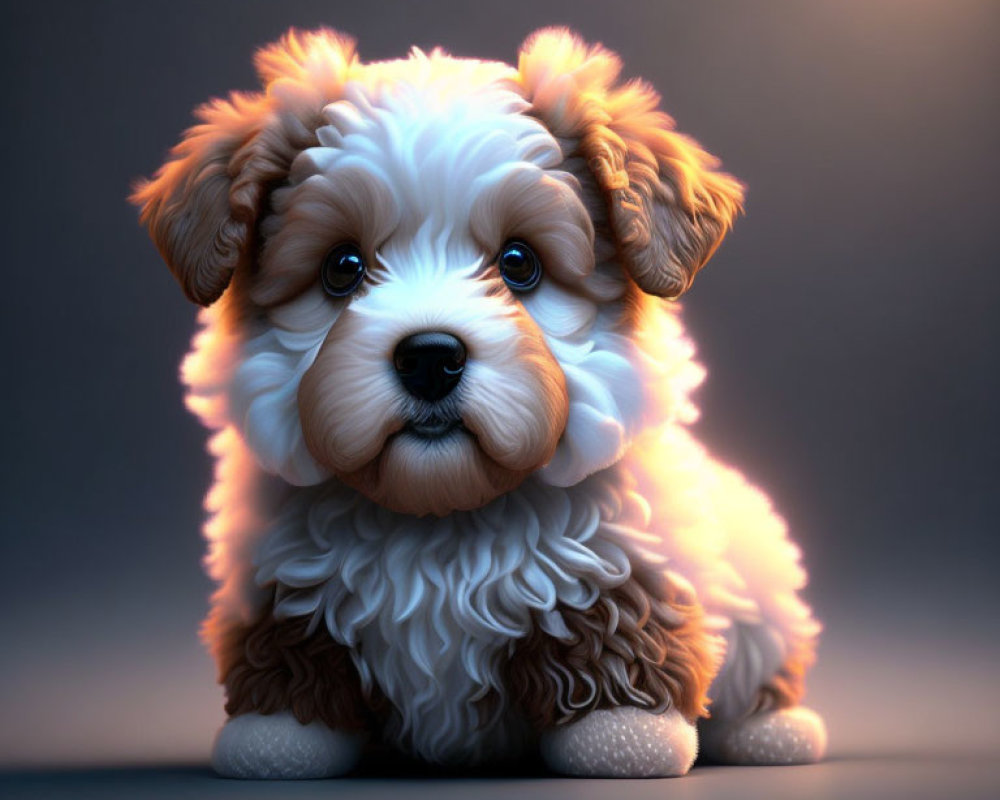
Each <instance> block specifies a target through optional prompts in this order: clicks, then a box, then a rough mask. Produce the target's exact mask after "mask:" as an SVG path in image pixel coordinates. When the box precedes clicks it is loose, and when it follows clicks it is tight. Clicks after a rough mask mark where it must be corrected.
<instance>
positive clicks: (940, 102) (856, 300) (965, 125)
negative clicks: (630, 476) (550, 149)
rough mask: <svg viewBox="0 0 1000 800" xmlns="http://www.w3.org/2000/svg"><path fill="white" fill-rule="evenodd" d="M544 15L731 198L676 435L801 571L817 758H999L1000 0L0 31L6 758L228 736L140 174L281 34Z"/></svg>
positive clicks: (706, 280) (170, 334) (485, 39)
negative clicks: (771, 507)
mask: <svg viewBox="0 0 1000 800" xmlns="http://www.w3.org/2000/svg"><path fill="white" fill-rule="evenodd" d="M554 23H563V24H569V25H571V26H572V27H574V28H576V29H577V30H578V31H579V32H580V33H581V34H583V35H584V36H585V37H586V38H587V39H589V40H592V41H593V40H599V41H602V42H604V43H605V44H606V45H607V46H608V47H610V48H612V49H614V50H616V51H618V52H619V53H621V54H622V55H623V58H624V61H625V64H626V73H627V74H628V75H630V76H631V75H637V76H643V77H645V78H647V79H649V80H650V81H651V82H653V83H654V84H655V85H656V86H657V88H658V89H659V90H660V92H661V93H662V95H663V98H664V107H665V109H666V110H668V111H669V112H670V113H671V114H672V115H673V116H674V117H675V118H676V119H677V120H678V124H679V127H680V128H681V129H682V130H684V131H685V132H688V133H690V134H692V135H694V136H695V137H696V138H698V139H699V140H700V141H701V142H702V143H703V144H704V145H705V146H706V147H707V148H708V149H710V150H711V151H713V152H715V153H718V154H719V155H721V156H722V157H723V160H724V162H725V166H726V168H727V169H728V170H730V171H731V172H733V173H734V174H735V175H737V176H738V177H740V178H741V179H742V180H744V181H745V182H746V183H747V184H748V185H749V187H750V193H749V201H748V205H747V215H746V217H745V218H743V219H741V220H739V221H738V223H737V225H736V229H735V231H734V233H733V234H732V235H731V237H730V239H729V240H727V242H726V244H725V245H724V246H723V248H722V249H721V250H720V251H719V253H718V255H717V256H716V258H715V261H714V262H713V264H712V265H711V266H710V267H709V268H708V269H707V270H706V271H705V272H704V273H702V276H701V277H700V279H699V281H698V282H697V283H696V285H695V288H694V290H693V292H692V293H691V294H690V295H689V297H688V298H687V300H686V301H685V305H686V308H687V319H688V322H689V325H690V328H691V330H692V332H693V335H694V337H695V339H696V341H697V342H698V345H699V352H700V357H701V360H702V361H703V362H704V363H705V364H707V365H708V368H709V378H708V381H707V383H706V385H705V386H704V388H703V389H702V390H701V392H700V394H699V400H700V404H701V406H702V408H703V411H704V415H703V420H702V422H700V423H699V425H698V431H699V433H700V435H701V436H702V437H703V438H704V439H705V440H706V441H707V442H709V443H710V445H711V446H712V447H713V448H714V450H715V451H716V452H717V453H718V454H719V455H721V456H722V457H723V458H724V459H725V460H727V461H730V462H732V463H734V464H737V465H739V466H740V467H741V468H743V469H745V471H746V472H747V474H748V475H750V476H751V477H752V478H753V479H754V480H755V481H756V482H757V483H759V484H760V485H761V486H762V487H764V488H765V489H766V490H767V491H768V492H769V493H770V494H771V495H772V496H773V498H774V500H775V502H776V504H777V506H778V507H779V508H780V509H781V510H782V512H783V514H784V516H785V517H786V518H787V520H788V522H789V524H790V526H791V528H792V530H793V534H794V536H795V538H796V539H797V541H798V542H799V543H800V544H801V546H802V548H803V550H804V553H805V559H806V563H807V565H808V567H809V569H810V571H811V574H812V582H811V585H810V588H809V590H808V597H809V599H810V600H811V601H812V602H813V604H814V605H815V606H816V608H817V611H818V613H819V615H820V617H821V618H822V619H824V620H825V622H826V624H827V634H826V638H825V643H824V646H823V648H822V650H821V653H820V658H821V661H820V664H819V666H818V667H817V669H816V671H815V673H814V676H813V681H812V691H811V695H810V702H811V703H812V704H813V705H815V706H816V707H818V708H820V710H822V711H823V712H824V713H825V714H826V716H827V718H828V719H829V721H830V727H831V736H832V742H833V752H834V754H835V755H836V754H840V755H842V756H848V755H859V754H865V753H882V754H893V753H911V754H912V753H918V752H924V751H929V750H930V749H936V750H938V751H942V752H943V751H948V752H952V751H961V752H966V753H968V752H973V751H978V750H991V749H993V750H995V749H996V747H997V746H998V744H1000V723H998V718H1000V717H998V713H997V712H998V711H1000V692H998V689H997V686H996V680H995V677H994V676H995V675H996V674H997V669H998V668H1000V656H998V649H1000V648H998V643H997V615H998V612H1000V588H998V587H1000V582H998V581H997V580H996V577H995V573H996V562H997V557H998V554H1000V548H998V544H997V532H998V525H997V519H998V516H1000V513H998V512H1000V492H998V491H997V488H996V483H997V479H998V477H1000V458H998V452H1000V436H998V433H1000V431H998V428H1000V423H998V414H997V407H998V404H1000V391H998V389H1000V386H998V369H997V367H998V355H1000V322H998V314H997V301H998V295H1000V258H998V255H997V253H998V249H1000V241H998V236H997V212H998V207H997V206H998V203H997V191H998V187H1000V157H998V146H1000V103H998V80H997V75H998V74H1000V72H998V70H1000V56H998V47H997V41H998V34H1000V4H997V3H993V2H974V1H973V0H949V2H940V1H939V0H892V1H890V0H878V1H877V2H834V1H833V0H829V1H827V0H823V1H822V2H793V1H792V0H789V1H788V2H774V1H772V0H769V1H768V2H757V1H755V2H732V3H721V2H699V3H682V2H655V3H653V2H629V1H627V0H615V1H614V2H613V3H612V2H607V3H603V4H598V3H586V4H585V3H581V2H557V1H556V0H552V1H551V2H550V1H543V0H529V1H528V2H524V1H523V0H507V1H506V2H504V3H494V4H489V3H483V4H475V5H473V4H466V3H459V2H435V3H399V4H382V3H376V2H353V3H346V2H285V3H263V2H248V1H247V0H240V1H238V2H237V1H234V2H211V3H199V2H187V1H186V0H185V1H184V2H181V1H180V0H173V1H172V2H169V3H156V4H140V3H135V2H122V3H112V2H105V3H74V2H64V3H53V2H44V1H43V0H36V1H35V2H31V3H22V4H18V6H17V7H16V8H9V7H8V8H5V10H4V23H3V25H2V28H0V31H2V32H0V37H2V47H0V70H2V71H0V74H2V75H4V76H5V81H4V84H3V99H2V102H3V106H4V116H3V119H4V121H3V126H2V128H0V137H2V142H3V147H2V158H3V175H4V178H5V184H4V188H3V191H2V196H0V202H2V204H3V210H2V214H0V226H2V239H0V241H2V245H3V246H2V253H3V278H4V281H3V291H2V292H0V304H2V308H0V326H2V338H0V341H2V342H3V343H4V347H3V352H4V357H3V369H2V378H0V380H2V385H3V391H2V392H0V406H2V407H0V425H2V442H3V458H2V460H0V470H2V473H0V525H2V535H0V567H2V569H3V579H2V581H0V608H2V613H0V642H2V644H0V708H2V709H3V713H2V715H0V764H3V765H7V766H20V767H25V766H28V765H33V764H35V765H44V764H103V763H107V764H121V763H130V762H144V761H160V762H163V761H171V760H178V759H180V760H194V761H201V760H204V758H205V755H206V752H207V748H208V743H209V740H210V737H211V734H212V731H213V730H214V727H215V726H216V725H217V724H218V723H219V722H220V720H221V718H222V716H221V694H220V692H219V690H218V689H217V688H216V687H215V686H214V685H213V677H214V675H213V670H212V666H211V664H210V663H209V661H208V659H207V657H206V656H205V655H203V654H202V651H201V649H200V646H199V644H198V642H197V639H196V633H195V632H196V628H197V625H198V623H199V621H200V618H201V616H202V614H203V612H204V610H205V607H206V598H207V594H208V592H209V590H210V586H209V584H208V581H207V580H206V579H205V578H204V577H203V575H202V573H201V571H200V568H199V559H200V557H201V553H202V544H201V541H200V534H199V527H200V524H201V521H202V512H201V498H202V495H203V492H204V490H205V489H206V488H207V486H208V484H209V480H210V464H209V461H208V458H207V456H206V455H205V453H204V434H203V431H201V430H200V429H199V427H198V425H197V423H196V422H195V420H194V419H193V418H192V417H191V416H189V415H188V414H187V413H186V412H185V411H184V409H183V407H182V402H181V391H180V388H179V386H178V383H177V379H176V373H177V366H178V363H179V361H180V359H181V357H182V355H183V354H184V352H185V350H186V348H187V343H188V340H189V337H190V334H191V333H192V330H193V319H194V308H193V307H191V306H190V305H188V303H187V302H186V301H185V300H184V299H183V297H182V296H181V293H180V292H179V291H178V289H177V287H176V285H175V284H174V281H173V279H172V278H171V277H170V275H169V273H168V271H167V269H166V268H165V267H164V266H163V265H162V263H161V262H160V260H159V257H158V256H157V254H156V252H155V250H154V248H153V246H152V245H151V243H150V242H149V240H148V238H147V237H146V234H145V233H144V232H143V231H142V230H141V229H140V228H139V227H138V225H137V224H136V213H135V210H134V209H132V208H131V207H129V206H128V205H127V204H126V203H125V199H124V198H125V196H126V195H127V193H128V191H129V185H130V182H131V181H132V180H134V179H135V178H137V177H139V176H142V175H148V174H150V173H151V172H152V171H153V170H154V169H155V168H156V167H157V166H158V165H159V164H160V163H161V161H162V159H163V157H164V155H165V153H166V150H167V149H168V148H169V147H170V146H171V145H172V144H173V143H174V142H175V141H176V139H177V137H178V135H179V133H180V131H181V130H182V129H183V128H185V127H186V126H187V125H188V124H189V123H190V120H191V117H190V111H191V109H192V108H193V107H194V106H195V105H197V104H198V103H201V102H202V101H204V100H206V99H207V98H209V97H212V96H218V95H220V94H224V93H226V92H227V91H229V90H231V89H252V88H254V87H255V86H256V81H255V77H254V75H253V72H252V68H251V62H250V59H251V54H252V52H253V50H254V48H255V47H257V46H258V45H261V44H263V43H266V42H268V41H271V40H273V39H274V38H276V37H277V36H278V35H280V34H281V33H282V32H283V31H284V30H285V29H286V28H287V27H289V26H290V25H296V26H300V27H312V26H316V25H319V24H327V25H331V26H334V27H336V28H339V29H340V30H343V31H346V32H350V33H352V34H354V35H355V36H356V37H357V38H358V40H359V43H360V44H359V49H360V52H361V54H362V57H363V58H365V59H367V60H373V59H382V58H390V57H397V56H401V55H403V54H404V53H405V52H406V50H407V48H408V47H409V46H410V45H411V44H416V45H419V46H422V47H425V48H429V47H431V46H433V45H437V44H440V45H443V46H444V47H446V48H447V49H449V50H450V51H452V52H453V53H455V54H456V55H475V56H480V57H485V58H495V59H501V60H507V61H510V60H512V59H514V58H515V55H516V50H517V46H518V44H519V43H520V42H521V41H522V39H523V38H524V36H525V35H526V34H528V33H529V32H530V31H532V30H533V29H535V28H536V27H539V26H541V25H546V24H554ZM817 774H818V773H817Z"/></svg>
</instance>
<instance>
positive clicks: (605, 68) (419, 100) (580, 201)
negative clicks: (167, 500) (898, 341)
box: [133, 30, 742, 514]
mask: <svg viewBox="0 0 1000 800" xmlns="http://www.w3.org/2000/svg"><path fill="white" fill-rule="evenodd" d="M257 68H258V71H259V73H260V76H261V80H262V82H263V84H264V86H265V88H264V90H263V91H262V92H259V93H255V94H237V95H233V96H231V97H230V98H229V99H228V100H225V101H221V100H220V101H215V102H213V103H211V104H209V105H207V106H204V107H202V108H201V109H200V110H199V112H198V116H199V118H200V120H201V124H199V125H197V126H195V127H194V128H191V129H190V130H189V131H188V132H187V133H186V135H185V137H184V139H183V140H182V141H181V143H180V144H179V145H177V147H176V148H175V149H174V150H173V151H172V153H171V157H170V160H168V162H167V163H166V164H165V165H164V166H163V167H162V168H161V169H160V170H159V172H158V173H157V174H156V176H155V177H154V178H153V179H152V180H151V181H148V182H146V183H144V184H142V185H140V186H139V187H138V189H137V190H136V192H135V194H134V196H133V200H134V201H135V202H136V203H137V204H138V205H140V207H141V209H142V213H141V218H142V221H143V222H144V223H145V224H146V225H147V226H148V227H149V230H150V233H151V235H152V237H153V239H154V241H155V242H156V244H157V246H158V247H159V249H160V252H161V253H162V255H163V257H164V259H165V260H166V262H167V264H168V266H169V267H170V269H171V270H172V271H173V273H174V275H175V276H176V278H177V280H178V281H179V283H180V284H181V287H182V288H183V289H184V291H185V293H186V294H187V296H188V297H189V298H191V299H192V300H193V301H195V302H197V303H199V304H202V305H206V306H208V305H210V304H213V303H214V305H213V306H212V308H210V309H208V310H207V311H206V312H203V314H204V315H205V316H204V321H205V323H206V325H208V326H210V328H211V330H210V331H209V333H207V334H205V336H209V337H210V338H212V341H210V342H208V341H202V342H201V343H200V347H199V346H198V344H197V343H196V351H195V354H194V355H193V357H192V358H193V359H194V361H192V362H190V363H188V364H187V365H186V370H185V371H186V375H185V379H186V380H187V382H188V383H189V384H190V385H191V387H192V392H193V399H192V406H193V407H195V408H196V410H199V411H200V412H201V413H202V415H203V417H205V418H206V420H207V421H209V422H210V423H211V424H214V425H218V426H222V425H229V424H232V425H235V426H236V427H237V428H238V429H239V430H240V431H241V433H242V435H243V437H244V438H245V440H246V441H247V443H248V444H249V446H250V447H251V449H252V450H253V451H254V453H255V455H256V457H257V458H258V460H259V461H260V463H261V464H262V466H263V467H264V468H265V469H268V470H269V471H271V472H274V473H277V474H280V475H282V476H283V477H284V478H285V479H286V480H288V481H290V482H292V483H295V484H312V483H317V482H320V481H322V480H325V479H328V478H329V477H330V476H331V475H332V476H335V477H336V478H339V479H340V480H342V481H344V482H346V483H348V484H350V485H352V486H354V487H356V488H357V489H359V490H360V491H361V492H363V493H364V494H365V495H367V496H369V497H371V498H372V499H374V500H375V501H377V502H378V503H380V504H382V505H384V506H386V507H389V508H391V509H394V510H396V511H402V512H407V513H415V514H426V513H434V514H446V513H448V512H451V511H454V510H458V509H470V508H476V507H479V506H481V505H483V504H485V503H487V502H489V501H490V500H492V499H493V498H495V497H497V496H498V495H500V494H502V493H504V492H506V491H509V490H510V489H512V488H514V487H515V486H517V485H518V484H519V483H520V482H521V481H523V480H524V479H525V477H526V476H528V475H531V474H537V475H538V476H539V477H540V478H541V479H542V480H545V481H548V482H549V483H554V484H559V485H569V484H572V483H575V482H577V481H579V480H581V479H582V478H583V477H585V476H586V475H587V474H590V473H591V472H594V471H596V470H598V469H601V468H603V467H606V466H608V465H609V464H611V463H613V462H614V461H615V460H616V459H618V458H619V457H620V456H621V454H622V452H623V451H624V448H625V446H626V444H627V441H628V438H629V436H630V433H631V431H632V430H634V429H635V427H636V426H637V425H639V424H641V419H642V415H643V405H644V403H645V401H644V398H646V397H648V394H649V393H648V391H647V389H648V387H647V386H646V385H645V379H644V367H643V365H642V363H641V362H642V360H643V354H642V353H640V352H638V351H637V350H636V349H635V339H636V337H637V335H638V327H639V325H640V321H641V320H642V318H643V316H644V315H645V313H646V309H647V308H649V307H650V305H651V304H654V303H660V302H662V301H659V300H658V299H657V298H658V297H668V298H674V297H677V296H678V295H680V294H681V293H682V292H684V291H685V290H686V289H687V288H688V286H689V285H690V283H691V280H692V278H693V277H694V275H695V273H696V272H697V271H698V270H699V269H700V268H701V267H702V266H703V265H704V263H705V262H706V261H707V260H708V258H709V257H710V256H711V254H712V252H713V251H714V250H715V248H716V246H717V245H718V243H719V241H720V240H721V238H722V236H723V235H724V233H725V232H726V231H727V230H728V228H729V226H730V223H731V221H732V218H733V216H734V214H735V213H736V212H737V211H738V209H739V206H740V202H741V197H742V194H741V188H740V186H739V184H738V183H737V182H736V181H735V180H733V179H732V178H731V177H729V176H728V175H725V174H723V173H721V172H718V171H716V170H715V166H716V162H715V161H714V159H713V158H712V157H711V156H709V155H708V154H706V153H705V152H704V151H703V150H702V149H701V148H700V147H699V146H698V145H697V144H696V143H694V142H693V141H692V140H690V139H688V138H686V137H684V136H682V135H680V134H678V133H676V132H675V131H674V130H673V124H672V121H671V120H670V118H669V117H667V116H666V115H665V114H663V113H662V112H660V111H659V110H657V104H658V97H657V96H656V94H655V93H654V92H653V91H652V90H651V89H650V88H649V87H648V86H647V85H645V84H643V83H640V82H631V83H627V84H623V85H618V84H617V83H616V80H617V77H618V73H619V70H620V64H619V62H618V59H617V57H616V56H615V55H613V54H612V53H610V52H608V51H606V50H604V49H602V48H601V47H599V46H597V47H588V46H587V45H585V44H583V43H582V42H580V41H579V40H578V39H576V38H575V37H573V36H572V35H571V34H569V33H568V32H566V31H561V30H547V31H541V32H539V33H537V34H536V35H534V36H532V37H531V38H530V39H529V40H528V41H527V42H526V44H525V45H524V47H523V48H522V50H521V53H520V60H519V66H518V68H517V69H515V68H512V67H509V66H507V65H504V64H500V63H492V62H481V61H475V60H468V59H455V58H451V57H449V56H447V55H445V54H443V53H441V52H438V51H435V52H433V53H431V54H430V55H425V54H423V53H421V52H419V51H414V52H413V53H412V54H411V55H410V57H409V58H407V59H403V60H399V61H392V62H381V63H371V64H363V63H361V62H360V60H359V59H358V58H357V56H356V55H355V52H354V46H353V42H351V41H350V40H349V39H347V38H345V37H343V36H341V35H339V34H335V33H331V32H328V31H320V32H317V33H308V34H296V33H294V32H292V33H290V34H288V35H287V36H286V37H285V38H284V39H283V40H282V41H280V42H279V43H277V44H275V45H273V46H270V47H267V48H265V49H263V50H262V51H261V52H259V53H258V55H257ZM220 297H221V298H222V299H221V300H220ZM217 300H220V301H219V302H218V303H216V302H215V301H217ZM220 342H224V344H222V343H220ZM220 353H221V354H222V355H220ZM213 397H214V398H215V401H218V400H219V398H222V400H221V401H220V402H221V403H222V406H224V407H222V406H220V405H219V402H215V404H214V405H213V402H214V401H213V400H212V398H213ZM210 406H211V410H209V407H210Z"/></svg>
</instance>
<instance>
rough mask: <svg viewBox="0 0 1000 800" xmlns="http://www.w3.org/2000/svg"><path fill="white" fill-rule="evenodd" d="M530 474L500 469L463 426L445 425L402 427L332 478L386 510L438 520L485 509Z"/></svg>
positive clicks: (522, 471)
mask: <svg viewBox="0 0 1000 800" xmlns="http://www.w3.org/2000/svg"><path fill="white" fill-rule="evenodd" d="M531 472H532V470H520V471H519V470H512V469H508V468H506V467H504V466H502V465H501V464H499V463H497V462H496V461H495V460H494V459H492V458H490V457H489V456H488V455H487V454H486V453H485V452H484V451H483V449H482V447H480V446H479V443H478V442H477V441H476V438H475V436H473V435H472V434H471V433H470V432H469V431H468V430H467V429H466V428H464V427H462V426H460V425H448V426H441V427H440V428H429V429H428V428H425V429H416V428H413V427H406V428H403V429H402V430H401V431H399V432H398V433H395V434H393V435H392V436H390V437H389V438H388V439H387V440H386V442H385V445H384V446H383V448H382V450H381V451H380V452H379V454H378V455H377V456H376V457H375V458H373V459H372V460H371V461H370V462H368V463H367V464H366V465H365V466H364V467H362V468H361V469H358V470H355V471H353V472H337V473H336V475H337V477H338V478H339V479H340V480H342V481H343V482H344V483H346V484H348V485H349V486H352V487H353V488H355V489H357V490H358V491H359V492H361V493H362V494H364V495H365V496H366V497H368V498H369V499H371V500H373V501H375V502H376V503H378V504H379V505H381V506H384V507H386V508H388V509H390V510H392V511H397V512H400V513H403V514H414V515H416V516H425V515H428V514H433V515H436V516H439V517H443V516H445V515H447V514H450V513H452V512H453V511H469V510H472V509H475V508H480V507H482V506H484V505H486V504H487V503H489V502H490V501H491V500H494V499H495V498H497V497H499V496H500V495H501V494H504V493H505V492H509V491H511V490H512V489H515V488H517V487H518V486H519V485H520V484H521V482H522V481H523V480H524V479H525V478H526V477H527V476H528V475H530V474H531Z"/></svg>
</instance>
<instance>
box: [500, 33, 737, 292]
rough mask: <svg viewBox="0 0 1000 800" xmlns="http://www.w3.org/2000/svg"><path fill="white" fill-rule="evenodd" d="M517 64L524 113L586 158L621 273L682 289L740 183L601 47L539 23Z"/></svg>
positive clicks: (659, 287)
mask: <svg viewBox="0 0 1000 800" xmlns="http://www.w3.org/2000/svg"><path fill="white" fill-rule="evenodd" d="M518 69H519V73H520V81H521V85H522V88H523V90H524V92H525V94H526V96H527V98H528V100H529V101H530V102H531V104H532V111H531V113H532V114H534V115H535V116H537V117H538V118H539V119H541V120H542V121H543V122H544V123H545V124H546V125H547V126H548V127H549V129H550V130H551V131H552V132H553V134H554V135H555V136H557V137H559V138H561V139H565V140H569V141H570V143H571V145H570V149H571V152H568V153H567V155H576V156H581V157H583V158H584V159H585V161H586V163H587V164H588V166H589V168H590V171H591V173H592V174H593V177H594V180H595V181H596V183H597V186H598V188H599V189H600V190H601V192H602V194H603V195H604V197H605V200H606V202H607V213H608V223H609V227H610V229H611V232H612V235H613V236H614V238H615V242H616V245H617V248H618V253H619V256H620V257H621V259H622V262H623V264H624V266H625V268H626V270H628V272H629V274H630V275H631V276H632V278H633V279H634V280H635V282H636V283H637V284H638V285H639V287H640V288H641V289H643V290H644V291H646V292H649V293H651V294H656V295H660V296H662V297H669V298H674V297H678V296H680V295H681V294H683V293H684V292H685V291H687V289H688V287H689V286H690V285H691V281H692V280H693V279H694V276H695V274H696V273H697V272H698V270H699V269H701V268H702V267H703V266H704V265H705V263H706V262H707V261H708V259H709V258H710V257H711V256H712V253H714V252H715V249H716V247H718V246H719V243H720V242H721V241H722V238H723V236H725V234H726V232H727V231H728V230H729V228H730V227H731V225H732V221H733V217H734V216H735V215H736V214H737V213H738V212H739V211H741V210H742V202H743V187H742V186H741V185H740V183H739V182H738V181H737V180H736V179H735V178H733V177H732V176H730V175H727V174H725V173H723V172H719V171H717V169H716V167H718V164H719V162H718V160H717V159H716V158H714V157H713V156H711V155H709V154H708V153H706V152H705V151H704V150H702V149H701V147H700V146H699V145H698V143H697V142H695V141H694V140H692V139H690V138H688V137H686V136H684V135H682V134H679V133H677V132H676V131H675V130H674V123H673V120H672V119H671V118H670V117H669V116H667V115H666V114H665V113H663V112H662V111H660V110H659V109H658V106H659V101H660V98H659V96H658V95H657V94H656V92H655V91H654V90H653V89H652V87H650V86H649V85H648V84H646V83H643V82H641V81H631V82H628V83H625V84H623V85H616V79H617V78H618V75H619V73H620V72H621V62H620V60H619V59H618V56H616V55H615V54H614V53H612V52H610V51H608V50H605V49H604V48H603V47H601V46H600V45H595V46H588V45H587V44H585V43H584V42H582V41H581V40H580V39H578V38H577V37H576V36H574V35H573V34H571V33H570V32H569V31H567V30H565V29H545V30H541V31H538V32H537V33H535V34H533V35H532V36H531V37H529V38H528V40H527V41H526V42H525V43H524V45H523V46H522V48H521V52H520V57H519V61H518Z"/></svg>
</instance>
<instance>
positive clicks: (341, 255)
mask: <svg viewBox="0 0 1000 800" xmlns="http://www.w3.org/2000/svg"><path fill="white" fill-rule="evenodd" d="M319 277H320V280H321V281H322V282H323V289H324V290H325V291H326V293H327V294H328V295H331V296H332V297H347V295H349V294H351V292H353V291H354V290H355V289H357V288H358V286H360V285H361V281H362V280H364V277H365V257H364V256H363V255H362V253H361V248H359V247H358V246H357V245H356V244H351V243H349V242H348V243H344V244H338V245H337V246H336V247H334V248H333V249H332V250H331V251H330V252H329V253H327V254H326V258H324V259H323V266H322V267H320V272H319Z"/></svg>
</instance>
